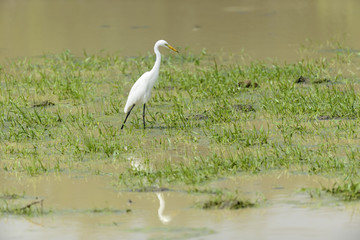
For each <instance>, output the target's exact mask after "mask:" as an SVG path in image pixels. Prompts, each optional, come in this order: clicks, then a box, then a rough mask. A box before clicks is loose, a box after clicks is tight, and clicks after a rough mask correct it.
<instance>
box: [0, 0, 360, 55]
mask: <svg viewBox="0 0 360 240" xmlns="http://www.w3.org/2000/svg"><path fill="white" fill-rule="evenodd" d="M359 10H360V2H359V1H357V0H345V1H338V0H303V1H288V0H272V1H269V0H252V1H250V0H241V1H238V0H224V1H208V0H184V1H169V0H155V1H146V0H136V1H126V0H122V1H115V0H105V1H103V0H89V1H81V0H74V1H70V0H66V1H63V0H53V1H47V0H28V1H22V0H3V1H1V2H0V30H1V34H0V59H3V60H4V59H6V58H10V59H11V58H14V57H28V56H38V55H42V54H44V53H49V52H50V53H58V52H61V51H63V50H64V49H70V50H71V51H72V52H74V53H76V54H79V55H82V54H83V52H84V51H86V52H89V53H98V52H99V51H101V50H105V51H106V52H110V53H116V54H118V55H121V56H134V55H139V54H145V53H147V52H148V51H152V49H153V44H154V43H155V41H156V40H158V39H166V40H168V41H169V42H170V43H171V44H173V45H174V46H177V47H180V49H183V48H185V47H188V48H190V49H191V50H192V51H201V50H202V49H204V48H206V49H208V50H210V51H212V52H218V51H220V50H222V51H224V52H225V53H235V54H238V53H240V52H241V51H242V49H244V51H245V52H246V53H247V54H249V55H251V56H252V57H253V58H255V59H266V58H268V57H270V58H278V59H281V60H294V59H297V58H298V55H297V50H298V47H299V45H300V44H302V43H304V42H305V39H307V38H309V39H311V40H312V41H315V42H319V43H323V42H325V41H328V40H331V39H332V38H336V39H339V40H341V41H344V42H345V43H346V44H347V46H349V47H350V48H353V49H357V50H359V49H360V46H359V44H360V32H359V31H358V23H359V22H360V15H359V14H358V12H359Z"/></svg>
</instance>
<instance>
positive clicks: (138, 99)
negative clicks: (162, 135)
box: [121, 40, 178, 129]
mask: <svg viewBox="0 0 360 240" xmlns="http://www.w3.org/2000/svg"><path fill="white" fill-rule="evenodd" d="M159 47H166V48H168V49H171V50H173V51H174V52H178V51H177V50H176V49H175V48H173V47H172V46H171V45H169V44H168V43H167V42H166V41H165V40H159V41H157V42H156V43H155V46H154V52H155V55H156V60H155V64H154V67H153V68H152V69H151V70H150V71H148V72H145V73H144V74H143V75H141V77H140V78H139V79H138V80H137V81H136V82H135V84H134V85H133V86H132V88H131V90H130V93H129V96H128V99H127V101H126V105H125V108H124V112H125V113H126V117H125V120H124V123H123V125H122V126H121V129H123V128H124V125H125V123H126V120H127V118H128V117H129V115H130V112H131V110H133V108H134V107H135V105H137V104H144V108H143V122H144V129H145V109H146V106H145V105H146V103H147V101H149V99H150V96H151V89H152V87H153V86H154V83H155V82H156V80H157V79H158V77H159V69H160V63H161V54H160V51H159Z"/></svg>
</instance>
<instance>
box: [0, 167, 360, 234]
mask: <svg viewBox="0 0 360 240" xmlns="http://www.w3.org/2000/svg"><path fill="white" fill-rule="evenodd" d="M1 182H2V183H3V184H2V185H1V189H0V190H1V191H2V192H4V190H7V191H14V190H15V189H16V192H18V193H21V192H22V191H25V192H26V196H33V197H35V196H37V197H39V198H41V199H44V211H48V210H50V209H51V210H52V212H51V213H49V214H45V215H44V216H41V217H31V218H29V217H26V216H24V217H21V216H20V217H15V216H3V217H2V218H0V233H1V237H2V238H1V239H50V238H51V239H64V238H65V237H66V238H67V239H190V238H196V239H198V238H199V239H230V238H233V237H234V236H237V237H241V238H242V239H290V238H291V239H304V238H306V239H339V238H344V239H358V236H360V228H359V226H360V204H359V203H344V202H340V201H337V200H336V199H334V198H331V197H330V198H329V197H325V198H320V197H319V198H310V196H309V195H308V194H307V193H305V192H302V191H300V188H302V187H320V186H321V185H325V186H326V185H331V184H332V182H333V180H331V179H327V178H323V177H317V176H307V175H298V174H293V173H289V172H286V171H283V172H275V173H271V174H266V175H257V176H251V175H244V176H238V177H232V178H228V179H225V180H219V181H217V182H214V183H213V184H212V187H221V188H222V189H231V190H238V191H239V193H240V195H243V196H244V198H250V199H256V198H261V199H263V198H265V199H266V200H265V201H264V202H263V203H262V204H261V205H260V206H258V207H256V208H249V209H242V210H234V211H230V210H201V209H198V208H196V207H194V204H195V203H197V202H199V201H202V200H204V199H206V198H208V197H209V196H208V195H205V194H187V193H185V192H182V191H165V192H161V193H160V194H161V196H160V197H159V196H157V194H159V193H156V192H141V193H138V192H126V191H119V190H118V189H117V188H116V187H114V186H113V185H112V184H111V182H112V181H111V178H110V177H107V176H82V175H72V176H69V175H57V176H43V177H36V178H30V179H27V178H22V179H19V178H17V177H14V176H11V175H7V176H2V177H1ZM160 198H163V201H164V203H165V206H164V209H163V210H159V207H160V202H159V200H160ZM25 201H27V202H29V201H30V202H31V201H32V200H31V199H29V198H27V199H26V200H25ZM261 201H263V200H261ZM106 208H107V209H110V210H108V211H103V212H94V209H98V210H101V209H106ZM127 209H128V210H127ZM126 210H127V211H128V212H127V211H126ZM159 211H160V213H159ZM164 219H166V220H165V221H164Z"/></svg>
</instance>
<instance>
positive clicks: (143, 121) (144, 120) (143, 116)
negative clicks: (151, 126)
mask: <svg viewBox="0 0 360 240" xmlns="http://www.w3.org/2000/svg"><path fill="white" fill-rule="evenodd" d="M145 108H146V107H145V103H144V111H143V122H144V129H145Z"/></svg>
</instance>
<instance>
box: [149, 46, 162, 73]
mask: <svg viewBox="0 0 360 240" xmlns="http://www.w3.org/2000/svg"><path fill="white" fill-rule="evenodd" d="M154 52H155V55H156V60H155V64H154V67H153V68H152V69H151V71H157V72H159V69H160V64H161V54H160V51H159V46H158V45H155V46H154Z"/></svg>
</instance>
